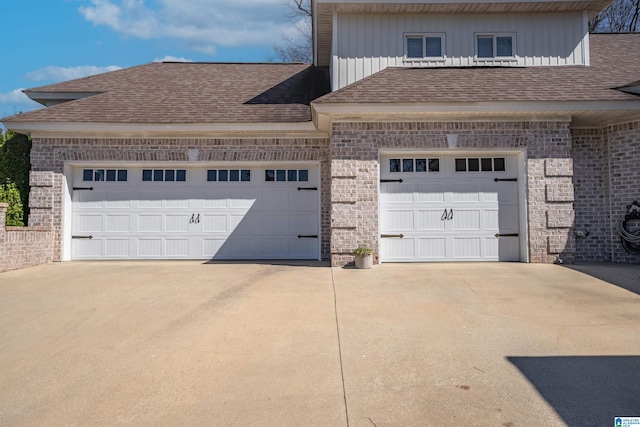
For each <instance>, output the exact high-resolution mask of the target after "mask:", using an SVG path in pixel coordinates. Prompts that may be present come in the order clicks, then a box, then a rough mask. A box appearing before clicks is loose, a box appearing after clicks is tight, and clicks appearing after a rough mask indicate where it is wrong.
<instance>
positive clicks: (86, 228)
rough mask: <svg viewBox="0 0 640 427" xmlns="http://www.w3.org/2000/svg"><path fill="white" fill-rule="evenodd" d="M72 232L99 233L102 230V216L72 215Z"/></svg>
mask: <svg viewBox="0 0 640 427" xmlns="http://www.w3.org/2000/svg"><path fill="white" fill-rule="evenodd" d="M74 222H75V227H74V232H75V233H76V234H78V233H100V232H102V231H103V230H104V228H103V225H104V224H103V223H104V215H102V214H76V215H74Z"/></svg>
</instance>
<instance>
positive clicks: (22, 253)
mask: <svg viewBox="0 0 640 427" xmlns="http://www.w3.org/2000/svg"><path fill="white" fill-rule="evenodd" d="M7 206H8V205H7V204H6V203H0V272H2V271H7V270H15V269H18V268H24V267H31V266H34V265H39V264H45V263H47V262H51V261H52V260H53V256H52V254H53V233H52V232H51V229H49V228H46V227H33V226H30V227H6V226H5V224H6V223H5V221H6V213H7Z"/></svg>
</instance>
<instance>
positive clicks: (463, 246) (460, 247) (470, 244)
mask: <svg viewBox="0 0 640 427" xmlns="http://www.w3.org/2000/svg"><path fill="white" fill-rule="evenodd" d="M481 249H482V238H481V237H454V238H453V254H454V257H455V258H468V259H480V258H481V257H482V251H481Z"/></svg>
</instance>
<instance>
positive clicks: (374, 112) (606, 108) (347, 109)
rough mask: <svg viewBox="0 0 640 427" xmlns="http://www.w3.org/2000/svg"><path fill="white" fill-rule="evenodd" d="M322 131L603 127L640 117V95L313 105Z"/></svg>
mask: <svg viewBox="0 0 640 427" xmlns="http://www.w3.org/2000/svg"><path fill="white" fill-rule="evenodd" d="M311 107H312V115H313V120H314V123H315V124H316V126H317V127H318V129H319V130H321V131H324V132H330V130H331V123H332V122H333V121H345V120H355V121H359V120H368V121H376V120H445V121H461V120H483V121H486V120H491V121H499V120H507V121H512V120H535V121H540V120H545V121H552V120H563V121H571V122H572V126H574V127H602V126H605V125H607V124H610V123H616V122H621V121H627V120H640V98H639V99H638V100H637V101H636V100H628V101H556V102H544V101H539V102H535V101H533V102H532V101H528V102H464V103H462V102H433V103H428V102H424V103H419V102H415V103H384V104H364V103H328V102H323V103H320V104H314V103H312V104H311Z"/></svg>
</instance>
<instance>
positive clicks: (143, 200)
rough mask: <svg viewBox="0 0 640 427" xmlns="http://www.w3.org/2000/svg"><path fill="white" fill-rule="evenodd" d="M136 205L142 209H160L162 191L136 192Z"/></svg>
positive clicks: (162, 198) (162, 196) (162, 197)
mask: <svg viewBox="0 0 640 427" xmlns="http://www.w3.org/2000/svg"><path fill="white" fill-rule="evenodd" d="M138 194H139V196H138V197H139V199H138V206H139V207H140V208H142V209H162V201H163V200H164V194H165V193H164V191H151V190H148V191H143V192H140V193H138Z"/></svg>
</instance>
